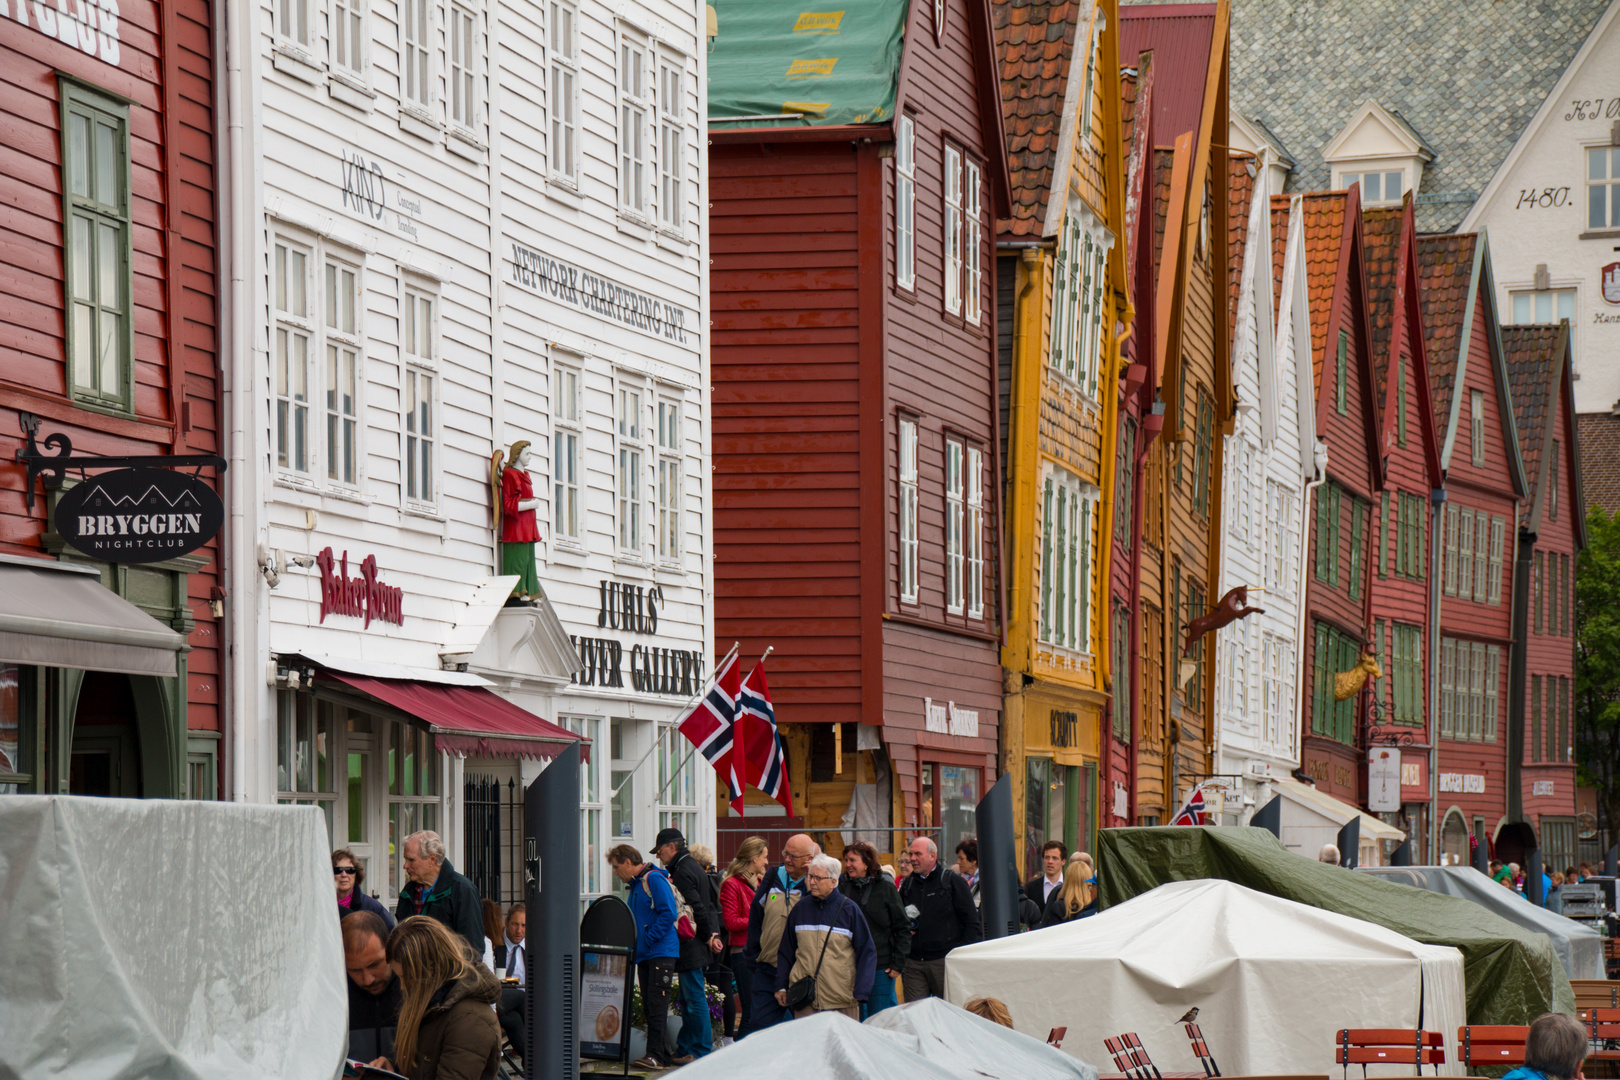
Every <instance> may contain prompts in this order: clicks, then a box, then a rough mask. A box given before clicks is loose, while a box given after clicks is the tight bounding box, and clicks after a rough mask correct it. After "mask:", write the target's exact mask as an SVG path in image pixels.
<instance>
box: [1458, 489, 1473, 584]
mask: <svg viewBox="0 0 1620 1080" xmlns="http://www.w3.org/2000/svg"><path fill="white" fill-rule="evenodd" d="M1457 516H1458V522H1457V595H1458V596H1459V597H1461V598H1462V599H1464V600H1471V599H1473V596H1474V512H1473V511H1472V510H1470V509H1469V508H1468V507H1466V506H1464V507H1461V508H1460V509H1459V510H1458V511H1457Z"/></svg>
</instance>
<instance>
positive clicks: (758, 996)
mask: <svg viewBox="0 0 1620 1080" xmlns="http://www.w3.org/2000/svg"><path fill="white" fill-rule="evenodd" d="M820 854H821V845H819V844H817V843H816V842H815V841H814V840H812V839H810V837H809V836H808V835H806V834H804V833H794V834H793V835H792V836H790V837H788V838H787V843H785V844H783V845H782V862H781V864H780V865H779V866H773V867H770V868H769V869H767V870H766V871H765V876H764V877H762V878H760V879H759V885H758V886H757V887H756V888H755V889H754V899H753V901H752V902H751V903H749V905H748V943H747V944H746V945H744V946H743V959H744V960H745V961H747V962H748V964H749V965H750V966H751V967H753V968H757V969H758V971H759V973H758V974H757V975H756V976H755V977H754V984H753V992H752V994H751V995H750V997H751V998H752V1009H751V1010H750V1013H749V1017H748V1032H749V1033H750V1034H752V1033H753V1032H756V1031H760V1030H762V1029H764V1028H768V1027H770V1026H771V1025H772V1024H776V1023H780V1022H781V1021H783V1020H786V1019H787V1013H786V1012H785V1011H784V1010H783V1008H782V1006H781V1005H779V1004H778V1003H777V1001H776V996H775V994H774V990H775V987H774V986H773V980H772V975H773V974H774V972H775V971H776V958H777V950H778V949H779V948H780V946H781V942H782V937H783V932H784V930H785V928H786V927H787V920H788V915H789V913H791V912H792V911H793V907H794V905H795V904H797V903H798V902H799V900H800V899H801V898H802V897H803V896H804V895H805V894H806V892H807V891H808V887H807V883H806V882H805V872H806V871H807V870H808V869H809V867H810V860H811V859H814V858H815V857H816V856H817V855H820Z"/></svg>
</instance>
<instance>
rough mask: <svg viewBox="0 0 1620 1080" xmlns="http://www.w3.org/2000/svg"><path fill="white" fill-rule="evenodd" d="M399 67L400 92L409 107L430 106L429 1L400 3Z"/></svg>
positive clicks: (431, 49)
mask: <svg viewBox="0 0 1620 1080" xmlns="http://www.w3.org/2000/svg"><path fill="white" fill-rule="evenodd" d="M399 6H400V24H399V67H400V93H401V94H402V95H403V97H404V99H405V104H406V105H416V106H418V107H419V108H422V109H426V108H427V107H428V101H429V96H430V93H431V88H432V85H433V84H432V82H431V78H430V74H429V73H430V72H431V71H432V68H433V59H432V57H433V45H432V41H433V39H432V37H431V35H432V31H433V21H432V17H431V13H432V11H433V6H432V4H431V3H430V0H399Z"/></svg>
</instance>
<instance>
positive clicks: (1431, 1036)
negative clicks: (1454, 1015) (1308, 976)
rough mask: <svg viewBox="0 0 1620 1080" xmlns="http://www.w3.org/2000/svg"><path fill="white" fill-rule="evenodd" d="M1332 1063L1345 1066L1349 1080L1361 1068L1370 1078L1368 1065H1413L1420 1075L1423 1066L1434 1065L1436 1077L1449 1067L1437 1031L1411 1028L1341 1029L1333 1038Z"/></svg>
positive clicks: (1362, 1072) (1441, 1040) (1442, 1042)
mask: <svg viewBox="0 0 1620 1080" xmlns="http://www.w3.org/2000/svg"><path fill="white" fill-rule="evenodd" d="M1333 1060H1334V1062H1335V1063H1336V1064H1339V1065H1343V1066H1344V1075H1345V1077H1346V1078H1347V1080H1348V1077H1349V1076H1350V1066H1352V1065H1360V1066H1361V1075H1362V1076H1363V1077H1365V1076H1366V1075H1367V1066H1369V1065H1411V1066H1413V1067H1414V1068H1415V1069H1416V1070H1417V1075H1419V1076H1422V1075H1423V1066H1425V1065H1433V1066H1434V1071H1435V1075H1437V1076H1438V1075H1439V1073H1440V1066H1441V1065H1444V1064H1445V1063H1446V1047H1445V1043H1444V1040H1443V1037H1442V1036H1441V1034H1440V1032H1438V1031H1417V1030H1413V1029H1408V1028H1340V1029H1339V1032H1338V1034H1337V1035H1335V1036H1334V1037H1333Z"/></svg>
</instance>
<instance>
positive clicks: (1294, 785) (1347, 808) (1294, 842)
mask: <svg viewBox="0 0 1620 1080" xmlns="http://www.w3.org/2000/svg"><path fill="white" fill-rule="evenodd" d="M1271 790H1272V791H1274V792H1275V793H1276V794H1278V795H1281V796H1282V807H1281V809H1282V822H1281V829H1282V835H1281V836H1280V837H1279V839H1280V840H1281V841H1282V844H1283V847H1285V848H1287V849H1288V850H1289V851H1294V852H1298V853H1299V854H1301V855H1304V856H1307V857H1308V858H1312V859H1314V858H1316V855H1317V852H1319V851H1321V850H1322V845H1324V844H1335V845H1336V844H1337V843H1338V842H1339V830H1340V829H1342V828H1344V827H1345V826H1346V825H1348V824H1349V823H1350V821H1351V819H1352V818H1360V819H1361V843H1360V850H1359V851H1358V852H1357V853H1356V854H1357V855H1358V857H1359V858H1360V864H1361V865H1362V866H1382V865H1383V864H1384V842H1386V841H1387V842H1388V843H1389V844H1390V845H1391V846H1394V845H1395V844H1399V843H1400V842H1401V841H1402V840H1405V839H1406V834H1405V833H1403V832H1401V830H1399V829H1397V828H1395V826H1393V825H1388V824H1385V823H1384V822H1382V821H1380V820H1379V819H1378V818H1376V817H1374V816H1373V815H1371V814H1369V813H1367V812H1366V811H1365V810H1361V809H1359V808H1357V807H1354V806H1351V805H1350V804H1349V803H1347V802H1342V801H1340V800H1338V799H1335V798H1334V797H1333V796H1331V795H1329V794H1328V793H1327V792H1325V791H1318V790H1316V788H1314V787H1312V786H1311V785H1309V784H1302V783H1300V782H1299V781H1298V780H1295V779H1292V778H1291V777H1287V776H1278V777H1274V778H1272V781H1271Z"/></svg>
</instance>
